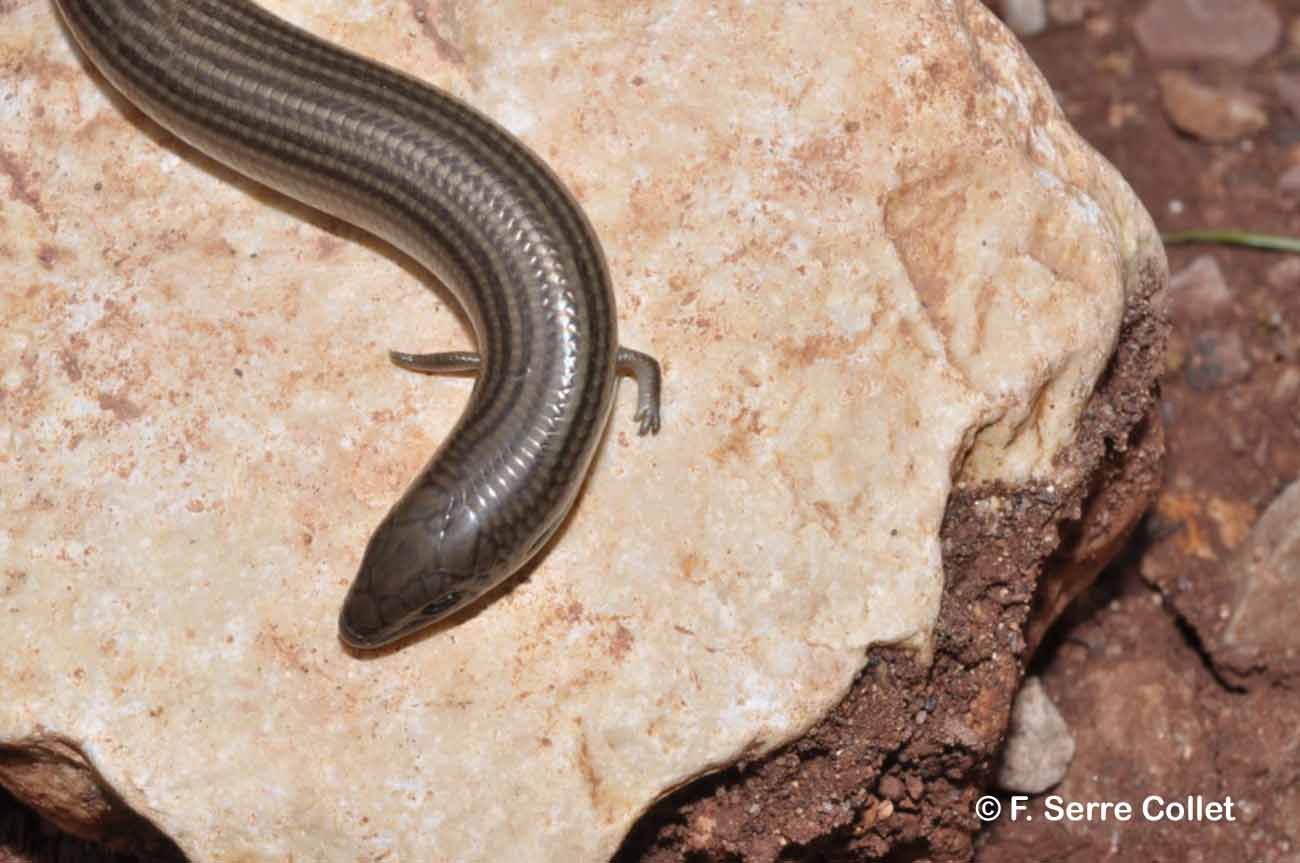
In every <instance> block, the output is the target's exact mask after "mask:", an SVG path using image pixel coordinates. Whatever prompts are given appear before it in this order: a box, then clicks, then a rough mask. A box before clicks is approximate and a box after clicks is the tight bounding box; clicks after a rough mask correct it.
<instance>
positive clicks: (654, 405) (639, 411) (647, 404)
mask: <svg viewBox="0 0 1300 863" xmlns="http://www.w3.org/2000/svg"><path fill="white" fill-rule="evenodd" d="M618 370H619V372H621V373H622V374H625V375H632V376H633V377H634V378H636V415H635V416H634V417H633V419H634V420H636V421H637V422H639V423H641V428H640V430H639V431H638V432H637V434H643V435H644V434H658V433H659V361H658V360H656V359H655V358H654V357H652V356H650V355H649V354H643V353H641V352H640V351H634V350H632V349H631V348H619V349H618Z"/></svg>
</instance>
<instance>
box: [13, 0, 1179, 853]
mask: <svg viewBox="0 0 1300 863" xmlns="http://www.w3.org/2000/svg"><path fill="white" fill-rule="evenodd" d="M267 6H269V7H270V8H272V9H273V10H274V11H277V12H279V13H281V14H284V15H286V16H288V17H289V18H291V19H293V20H295V21H296V22H298V23H300V24H302V25H304V26H306V27H308V28H309V29H311V30H313V31H315V32H317V33H320V34H322V35H324V36H326V37H328V38H331V39H334V40H335V41H339V42H342V43H345V44H347V45H349V46H351V47H353V48H355V49H357V50H360V51H362V52H365V53H367V54H370V55H372V56H376V57H381V58H383V59H385V60H387V61H388V62H390V63H392V64H394V65H397V66H399V67H401V68H403V69H405V70H408V71H410V72H412V73H414V74H416V75H418V76H421V77H423V78H425V79H428V80H430V81H433V82H436V83H439V84H441V85H443V86H446V87H448V88H450V89H451V90H453V91H455V92H457V93H459V94H460V95H462V96H463V97H464V98H466V99H467V100H469V101H471V102H473V103H474V104H476V105H478V106H479V107H481V108H482V109H483V110H485V111H486V112H487V113H489V114H491V115H492V116H494V117H497V118H499V119H500V120H501V121H502V122H503V123H505V124H506V125H507V126H509V127H510V128H511V129H512V130H514V131H515V132H517V133H518V134H520V135H521V136H522V137H524V138H525V139H526V140H527V141H528V142H529V143H531V144H532V145H533V146H534V147H536V148H537V149H538V151H539V152H540V153H541V154H543V156H544V157H545V158H547V159H548V160H549V161H550V162H551V163H552V164H553V165H554V167H555V169H556V170H557V171H558V173H559V174H560V175H561V176H562V177H564V178H565V179H566V180H567V181H568V182H569V183H570V185H571V186H572V188H573V189H574V190H575V192H576V194H577V195H578V197H579V198H580V199H581V201H582V202H583V204H584V205H585V207H586V208H587V211H588V212H589V214H590V215H591V218H592V220H593V222H594V224H595V226H596V228H597V230H598V231H599V233H600V236H601V237H602V239H603V242H604V244H605V248H606V251H607V253H608V256H609V261H610V266H611V271H612V273H613V278H614V283H615V287H616V293H617V296H618V299H619V308H620V317H621V322H620V326H621V334H622V336H623V339H624V341H625V342H626V343H628V344H630V345H635V346H637V347H639V348H642V349H645V350H650V351H653V352H655V353H657V354H658V355H659V356H660V357H662V358H663V359H664V360H665V361H666V371H667V378H666V388H665V395H666V401H665V427H664V430H663V432H662V433H661V434H660V435H659V436H658V437H657V438H655V439H651V440H639V439H637V438H636V436H635V435H634V434H633V425H632V422H631V414H632V410H633V393H632V392H631V387H628V386H625V387H623V389H622V391H621V393H620V396H619V405H618V412H617V415H616V417H615V420H614V423H613V426H612V429H611V432H610V434H609V436H608V439H607V441H606V442H605V446H604V447H603V450H602V452H601V454H600V457H599V458H598V461H597V464H596V466H595V469H594V471H593V473H592V476H591V478H590V481H589V482H588V484H587V487H586V491H585V493H584V495H583V497H582V499H581V500H580V501H579V504H578V506H577V508H576V510H575V512H574V515H573V517H572V518H571V519H570V521H569V523H568V524H567V525H566V527H565V529H564V530H563V531H562V533H561V534H560V536H559V537H558V540H557V542H555V543H554V545H553V547H552V548H551V550H550V551H549V553H548V554H547V555H546V556H545V558H544V560H542V562H541V563H540V565H538V566H537V567H535V568H534V569H533V570H532V571H531V573H530V574H529V575H528V576H527V577H526V578H523V579H518V580H517V581H516V582H515V583H514V584H513V585H512V589H510V590H508V591H503V592H501V593H500V594H498V595H497V596H495V597H494V598H493V600H492V601H491V602H490V603H487V604H485V605H483V606H482V607H481V608H480V609H479V610H478V611H477V613H475V614H472V615H469V616H466V617H464V618H463V619H461V620H460V621H459V622H458V623H457V624H456V625H454V626H451V627H447V628H443V629H440V630H438V631H436V632H434V633H432V634H430V635H429V636H428V637H426V638H423V639H418V640H416V641H414V642H413V643H411V644H409V645H407V646H406V647H405V648H404V649H402V650H400V651H398V652H389V653H386V654H383V655H380V656H377V657H373V658H359V657H357V656H355V655H351V654H349V653H348V652H347V651H345V650H344V649H343V648H342V647H341V646H340V644H339V642H338V641H337V640H336V636H335V619H336V614H337V610H338V606H339V603H340V601H341V600H342V597H343V594H344V591H345V589H346V587H347V584H348V582H349V581H350V579H351V578H352V575H353V570H354V568H355V566H356V564H357V560H358V556H359V554H360V552H361V549H362V547H363V544H364V542H365V539H366V537H367V535H368V534H369V532H370V530H371V529H372V528H373V527H374V525H375V524H376V523H377V522H378V520H379V519H380V517H381V516H382V515H383V513H384V511H385V510H386V508H387V507H388V506H389V504H390V503H391V502H392V501H393V500H394V498H395V497H396V495H398V494H399V493H400V491H401V490H402V488H403V487H404V486H405V484H406V482H407V481H408V480H409V479H410V477H412V476H413V475H414V473H415V472H416V471H417V470H418V468H419V467H420V466H421V465H422V463H423V462H424V461H425V460H426V458H427V457H428V456H429V454H430V453H431V452H432V450H433V449H434V448H435V447H436V446H437V443H438V441H439V440H440V439H441V437H442V436H443V435H444V433H445V432H446V431H447V430H448V428H449V427H450V426H451V424H452V422H453V421H454V419H455V417H456V415H457V412H458V410H459V409H460V407H461V405H462V404H463V402H464V399H465V398H466V395H467V393H468V386H469V385H468V383H467V382H465V381H463V380H439V379H432V380H431V379H429V378H425V377H422V376H417V375H411V374H406V373H403V372H400V371H397V370H395V369H394V368H392V367H391V366H390V365H389V363H388V361H387V359H386V357H385V349H386V348H388V347H390V346H395V347H401V348H404V349H412V350H436V349H444V348H450V347H453V346H458V345H464V344H465V343H466V339H467V337H466V334H465V331H464V330H463V329H462V327H461V326H460V325H459V323H458V319H457V316H456V314H455V313H453V312H452V311H450V310H449V309H448V308H447V307H446V306H445V305H444V304H443V303H442V302H440V300H439V296H438V295H437V293H436V292H430V291H429V290H428V285H427V283H426V282H424V281H422V279H421V278H420V277H419V276H418V275H417V274H416V273H414V272H413V271H412V270H411V268H410V267H409V266H405V262H404V261H402V260H401V259H399V258H398V257H397V256H396V255H394V254H393V253H392V252H389V251H387V250H385V249H384V248H383V247H382V244H378V243H375V242H372V241H368V240H367V241H363V242H353V240H356V239H358V235H357V234H356V233H355V232H354V231H352V230H350V229H347V228H344V227H340V226H338V225H337V224H334V223H332V222H329V221H328V220H325V219H322V218H320V217H316V216H313V215H311V214H309V213H308V212H306V211H305V210H303V209H301V208H299V207H297V206H296V205H294V204H292V203H289V202H287V201H285V200H284V199H282V198H278V197H275V196H273V195H270V194H268V193H266V192H263V191H261V190H260V189H258V188H257V187H255V186H254V185H253V184H251V183H248V182H245V181H243V180H240V179H237V178H236V177H234V176H233V175H232V174H230V173H228V172H226V171H225V170H223V169H221V168H220V167H218V166H215V165H213V164H212V163H210V162H208V161H207V160H205V159H203V158H201V157H199V156H197V155H196V154H194V153H193V152H191V151H189V150H188V149H186V148H184V147H183V146H180V145H178V144H177V143H176V142H175V141H174V140H172V139H170V138H169V137H168V136H166V135H164V134H161V133H160V132H159V131H158V130H157V129H156V128H155V127H153V126H152V125H150V124H149V123H147V122H145V121H143V120H142V119H141V118H140V117H139V115H138V114H136V113H135V112H134V111H132V110H130V109H129V108H127V107H126V106H125V105H124V103H123V102H122V101H121V100H119V99H117V98H116V97H114V96H112V95H110V94H109V93H108V92H107V91H106V89H105V86H104V84H103V82H102V81H100V80H98V79H97V78H95V77H93V76H91V75H89V74H87V72H86V69H85V68H84V66H83V65H82V64H80V63H79V62H78V59H77V57H76V55H75V54H74V52H73V50H72V49H71V47H70V45H69V43H68V40H67V38H66V36H65V34H64V33H63V32H62V30H61V28H60V27H59V26H58V24H57V23H56V21H55V19H54V13H53V10H52V8H51V6H50V4H49V3H48V2H45V0H19V2H17V3H10V4H6V5H5V6H4V7H3V10H0V19H3V25H4V26H2V27H0V50H3V53H4V56H5V57H6V58H8V61H7V64H6V67H5V68H6V73H5V74H6V76H8V77H7V79H6V87H5V90H6V94H5V96H6V97H5V98H4V99H0V116H2V118H3V123H0V205H2V206H3V209H2V210H0V292H3V333H2V334H0V339H3V348H0V351H2V353H0V361H2V362H3V377H2V378H0V387H2V388H0V400H3V404H4V415H3V418H0V462H2V463H3V465H4V468H5V474H6V477H7V483H6V486H7V487H6V490H5V492H4V496H3V498H0V506H2V507H3V511H4V520H3V526H2V528H0V603H3V605H2V606H0V611H2V612H3V619H4V621H5V623H6V626H5V627H4V629H3V631H2V632H0V656H2V657H3V659H0V679H3V680H5V681H6V686H7V692H6V697H5V698H4V699H3V702H2V703H0V743H14V742H19V741H24V740H33V739H46V740H49V739H58V738H62V739H66V740H68V741H71V742H72V743H75V744H76V745H77V746H78V747H80V748H81V749H82V750H83V751H84V753H85V754H86V756H87V758H88V759H89V762H90V763H92V764H93V765H94V767H95V768H96V769H97V770H98V771H99V772H100V774H101V775H102V778H103V782H104V784H105V785H106V786H108V787H111V788H113V789H115V790H116V792H117V793H118V794H120V795H121V797H122V799H123V800H124V801H125V802H126V803H127V804H129V805H130V806H132V807H134V808H135V809H136V810H137V811H139V812H141V813H143V814H144V815H146V816H147V817H148V818H150V819H151V820H153V821H154V822H155V823H156V824H157V825H158V826H159V828H160V829H162V830H163V831H164V832H165V833H167V834H168V835H170V836H172V837H174V838H175V839H176V840H177V842H178V843H179V844H180V846H181V847H182V848H183V849H184V850H185V851H186V853H188V854H189V855H190V856H191V858H192V859H193V860H196V861H215V860H246V861H269V860H283V859H288V858H290V857H292V858H294V859H302V860H314V861H353V860H374V859H385V860H429V859H437V860H457V861H475V860H503V859H515V856H514V854H513V852H515V851H516V850H517V849H518V848H521V847H528V848H531V849H535V853H534V855H533V856H532V857H531V859H535V860H557V861H558V860H563V861H596V860H601V859H604V858H606V857H607V856H608V855H609V854H610V853H611V852H612V851H613V850H614V849H615V848H616V847H617V845H618V843H619V841H620V839H621V838H622V836H623V834H624V832H625V831H626V829H627V827H628V826H629V824H630V823H631V822H632V820H633V819H634V818H635V817H636V816H637V815H638V814H639V813H640V812H641V811H642V810H643V809H644V808H645V807H646V806H647V805H649V804H650V803H651V802H652V801H653V800H654V799H655V798H656V797H657V796H658V795H660V794H662V793H664V792H665V791H667V790H669V789H671V788H673V787H675V786H677V785H679V784H680V783H682V782H685V781H687V780H689V779H690V778H692V777H694V776H697V775H700V774H701V773H704V772H707V771H709V770H711V769H714V768H716V767H718V766H721V765H725V764H727V763H729V762H731V761H733V760H734V759H736V758H737V757H739V756H741V755H743V754H751V755H752V754H754V753H756V752H759V751H764V750H767V749H770V748H771V747H773V746H776V745H779V744H781V743H782V742H785V741H787V740H789V739H791V738H792V737H794V736H796V735H798V734H800V733H801V732H802V731H803V730H805V729H806V728H807V727H808V726H809V725H810V724H811V723H812V722H814V721H815V720H816V719H817V718H818V717H819V716H821V715H822V714H823V713H824V712H825V711H826V710H827V709H829V707H830V706H831V705H833V704H834V703H835V702H836V701H837V699H839V698H840V697H841V696H842V695H843V693H844V692H845V691H846V689H847V687H848V686H849V684H850V682H851V681H852V679H853V676H854V674H855V673H856V671H857V670H858V669H859V667H860V665H861V663H862V661H863V657H864V651H865V649H866V648H867V646H868V645H871V644H877V643H881V642H895V643H899V642H901V643H909V644H912V645H915V646H916V647H917V648H918V649H921V650H924V649H925V648H926V646H927V639H928V636H929V633H930V630H931V627H932V624H933V621H934V618H935V613H936V610H937V608H938V602H939V596H940V591H941V578H940V557H939V555H940V550H939V543H938V530H939V526H940V521H941V519H942V516H943V512H944V507H945V503H946V501H947V498H948V494H949V492H950V490H951V489H952V487H953V484H954V482H958V481H960V482H970V483H978V482H985V481H992V480H1002V481H1005V482H1008V483H1016V482H1019V481H1024V480H1028V479H1055V480H1061V481H1067V482H1068V481H1071V480H1072V479H1077V478H1075V477H1071V476H1069V475H1065V476H1063V475H1062V472H1063V471H1065V472H1066V473H1067V474H1068V468H1062V467H1060V466H1059V465H1058V466H1054V464H1053V459H1054V458H1055V457H1056V456H1057V455H1058V454H1059V453H1060V452H1061V451H1062V449H1063V448H1064V447H1065V446H1067V445H1068V444H1069V442H1070V441H1071V439H1072V437H1073V435H1074V433H1075V426H1076V422H1077V420H1078V417H1079V415H1080V411H1081V409H1082V407H1083V405H1084V403H1085V401H1086V399H1087V397H1088V394H1089V393H1090V391H1091V389H1092V387H1093V385H1094V382H1095V381H1096V380H1097V377H1098V375H1099V374H1100V372H1101V371H1102V369H1103V368H1104V366H1105V365H1106V363H1107V361H1108V359H1109V357H1110V355H1111V352H1112V350H1113V348H1114V346H1115V344H1116V341H1117V337H1118V333H1119V327H1120V322H1121V316H1122V313H1123V309H1124V305H1125V300H1126V292H1127V291H1129V290H1130V289H1131V286H1133V285H1134V284H1135V283H1136V273H1138V272H1139V271H1146V272H1148V273H1150V272H1151V271H1153V270H1154V271H1159V270H1160V269H1161V268H1163V267H1164V259H1163V253H1162V251H1161V248H1160V245H1159V243H1158V241H1157V239H1156V235H1155V233H1154V231H1153V229H1152V227H1151V224H1150V222H1149V219H1148V217H1147V216H1146V214H1145V213H1144V212H1143V211H1142V210H1141V209H1140V207H1139V205H1138V204H1137V202H1136V200H1135V198H1134V197H1133V195H1132V193H1131V192H1130V190H1129V189H1128V188H1127V186H1125V185H1124V184H1123V182H1122V181H1120V180H1119V178H1118V177H1117V176H1116V175H1115V173H1114V172H1113V170H1112V169H1111V168H1110V167H1109V166H1108V165H1106V164H1105V163H1104V162H1103V161H1102V160H1101V159H1100V158H1098V157H1097V156H1096V155H1095V154H1094V153H1093V152H1092V151H1091V150H1089V149H1088V148H1087V147H1086V146H1084V145H1083V144H1082V143H1081V142H1080V141H1079V140H1078V139H1077V138H1076V136H1075V135H1074V133H1073V132H1072V131H1071V130H1070V129H1069V128H1068V127H1067V125H1066V124H1065V121H1064V119H1063V117H1062V115H1061V114H1060V112H1059V111H1058V109H1057V108H1056V106H1055V104H1054V103H1053V102H1052V99H1051V95H1050V93H1049V91H1048V88H1047V87H1046V85H1045V84H1044V82H1043V81H1042V80H1041V79H1040V78H1039V76H1038V74H1037V73H1036V72H1035V71H1034V70H1033V69H1032V67H1031V66H1030V64H1029V62H1028V60H1027V59H1026V57H1025V55H1024V54H1023V52H1022V50H1021V49H1020V47H1019V46H1018V45H1017V43H1016V42H1015V40H1014V39H1013V38H1011V36H1010V35H1009V34H1008V33H1007V32H1006V31H1005V30H1004V29H1003V28H1002V27H1001V26H1000V25H998V24H997V23H996V21H995V20H994V19H993V18H992V16H991V15H989V14H988V13H987V12H986V10H985V9H984V8H983V7H982V6H981V5H980V4H979V3H977V2H975V0H961V2H956V3H948V2H943V3H940V2H929V0H911V2H903V3H892V4H862V3H856V2H850V0H835V2H829V3H817V4H808V5H806V6H803V7H800V6H795V5H789V4H749V5H731V6H721V7H719V6H717V5H716V4H712V3H704V2H685V3H676V4H667V3H665V4H611V3H592V2H585V3H584V2H576V3H566V4H561V5H553V4H542V3H528V2H505V0H484V2H481V3H459V4H455V5H450V4H447V5H440V6H433V5H430V6H428V12H427V14H426V13H424V12H417V11H413V10H423V9H424V8H425V6H424V4H406V3H380V2H377V0H314V2H310V3H309V2H307V0H267ZM0 781H6V780H5V779H4V777H0Z"/></svg>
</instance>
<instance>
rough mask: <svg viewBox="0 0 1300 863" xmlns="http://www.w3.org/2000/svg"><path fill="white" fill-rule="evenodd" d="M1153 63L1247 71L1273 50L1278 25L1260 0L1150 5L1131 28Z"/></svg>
mask: <svg viewBox="0 0 1300 863" xmlns="http://www.w3.org/2000/svg"><path fill="white" fill-rule="evenodd" d="M1134 30H1135V32H1136V35H1137V39H1138V43H1139V44H1140V45H1141V46H1142V49H1143V50H1144V51H1146V53H1147V54H1148V55H1150V56H1151V57H1152V58H1153V59H1156V60H1166V61H1178V62H1183V61H1191V62H1195V61H1204V60H1225V61H1227V62H1229V63H1236V64H1238V65H1242V66H1244V65H1247V64H1250V63H1253V62H1254V61H1256V60H1258V59H1259V58H1260V57H1263V56H1264V55H1265V54H1267V53H1269V52H1270V51H1272V50H1273V48H1274V47H1275V46H1276V45H1277V43H1278V39H1279V38H1280V37H1281V35H1282V20H1281V18H1279V17H1278V14H1277V12H1276V11H1275V10H1274V9H1273V7H1272V6H1270V5H1269V4H1267V3H1264V2H1262V0H1152V2H1151V3H1149V4H1147V7H1146V8H1145V9H1143V10H1142V13H1141V14H1140V15H1138V17H1137V20H1136V21H1135V22H1134Z"/></svg>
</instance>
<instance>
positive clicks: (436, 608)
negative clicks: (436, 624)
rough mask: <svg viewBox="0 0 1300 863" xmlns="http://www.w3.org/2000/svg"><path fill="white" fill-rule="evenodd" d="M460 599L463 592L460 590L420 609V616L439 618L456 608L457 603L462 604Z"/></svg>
mask: <svg viewBox="0 0 1300 863" xmlns="http://www.w3.org/2000/svg"><path fill="white" fill-rule="evenodd" d="M460 597H461V592H460V591H459V590H453V591H452V592H451V593H448V594H447V595H445V596H440V597H438V598H437V599H435V600H434V601H433V602H431V603H429V604H428V605H426V606H425V607H424V608H422V609H420V614H421V615H422V616H423V617H437V616H438V615H440V614H442V613H443V612H444V611H446V610H447V609H449V608H452V607H454V606H455V605H456V603H458V602H460Z"/></svg>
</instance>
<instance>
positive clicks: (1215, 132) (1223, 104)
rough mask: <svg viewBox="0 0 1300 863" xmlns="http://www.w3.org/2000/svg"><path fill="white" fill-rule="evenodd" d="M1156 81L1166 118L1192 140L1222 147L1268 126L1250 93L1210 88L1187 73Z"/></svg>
mask: <svg viewBox="0 0 1300 863" xmlns="http://www.w3.org/2000/svg"><path fill="white" fill-rule="evenodd" d="M1159 80H1160V99H1161V103H1162V104H1163V105H1164V109H1165V114H1167V115H1168V117H1169V120H1170V122H1172V123H1173V124H1174V125H1175V126H1177V127H1178V129H1179V130H1181V131H1183V132H1186V133H1187V134H1189V135H1192V136H1193V137H1196V138H1200V139H1201V140H1203V141H1211V142H1217V143H1225V142H1229V141H1235V140H1237V139H1239V138H1244V137H1246V136H1248V135H1253V134H1255V133H1256V132H1258V131H1260V130H1261V129H1263V128H1265V127H1266V126H1268V113H1267V112H1266V111H1265V110H1264V109H1263V108H1262V107H1260V104H1259V100H1258V99H1257V98H1256V97H1254V96H1253V95H1251V94H1249V93H1240V92H1231V91H1227V90H1220V89H1218V88H1215V87H1209V86H1207V85H1205V84H1202V83H1200V82H1199V81H1197V80H1196V79H1195V78H1193V77H1192V76H1191V75H1188V74H1187V73H1186V72H1178V71H1169V72H1162V73H1161V74H1160V79H1159Z"/></svg>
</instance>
